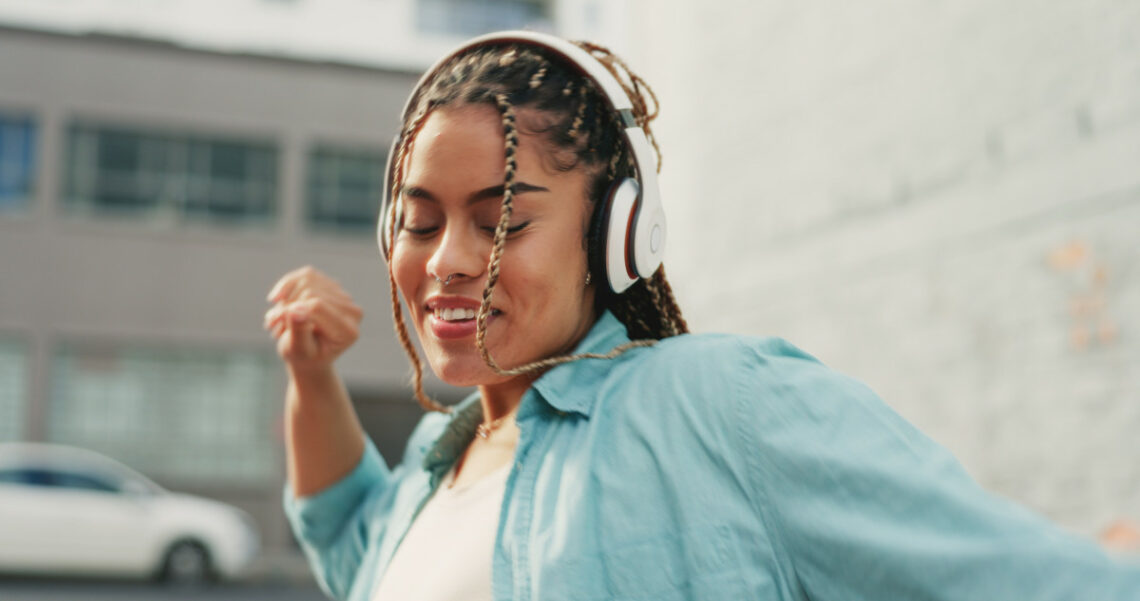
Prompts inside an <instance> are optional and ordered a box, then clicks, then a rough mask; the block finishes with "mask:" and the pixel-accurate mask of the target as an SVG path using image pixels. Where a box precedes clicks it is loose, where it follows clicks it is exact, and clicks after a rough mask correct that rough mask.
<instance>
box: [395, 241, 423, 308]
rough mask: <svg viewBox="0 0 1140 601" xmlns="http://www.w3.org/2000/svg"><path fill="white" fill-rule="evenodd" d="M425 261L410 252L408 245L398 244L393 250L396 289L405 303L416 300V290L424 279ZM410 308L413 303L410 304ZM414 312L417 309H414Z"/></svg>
mask: <svg viewBox="0 0 1140 601" xmlns="http://www.w3.org/2000/svg"><path fill="white" fill-rule="evenodd" d="M423 273H424V261H423V260H421V258H420V257H418V256H416V254H415V253H413V252H409V250H408V248H407V245H405V244H397V245H396V246H395V247H393V248H392V275H393V278H394V279H395V281H396V288H397V289H398V290H399V292H400V294H402V295H403V296H404V299H405V301H412V300H414V299H415V292H416V288H417V287H418V286H419V285H420V281H421V280H422V279H423V278H422V277H421V274H423ZM408 304H409V306H412V305H413V303H412V302H409V303H408ZM412 308H413V310H414V309H415V307H414V306H413V307H412Z"/></svg>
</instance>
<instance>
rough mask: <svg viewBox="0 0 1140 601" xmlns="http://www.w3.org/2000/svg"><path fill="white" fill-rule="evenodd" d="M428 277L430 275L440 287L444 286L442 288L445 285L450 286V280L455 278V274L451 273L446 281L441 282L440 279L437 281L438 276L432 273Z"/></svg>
mask: <svg viewBox="0 0 1140 601" xmlns="http://www.w3.org/2000/svg"><path fill="white" fill-rule="evenodd" d="M430 275H431V277H433V278H435V281H437V282H439V283H440V284H442V285H444V286H446V285H448V284H450V283H451V278H453V277H455V274H454V273H453V274H451V275H449V276H447V279H446V280H441V279H439V276H438V275H435V274H434V273H433V274H430Z"/></svg>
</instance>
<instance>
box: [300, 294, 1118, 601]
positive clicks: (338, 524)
mask: <svg viewBox="0 0 1140 601" xmlns="http://www.w3.org/2000/svg"><path fill="white" fill-rule="evenodd" d="M627 340H628V338H627V336H626V332H625V328H624V327H623V326H622V325H621V323H620V322H618V321H617V320H616V319H615V318H614V317H613V316H612V315H609V314H606V315H603V316H602V318H601V319H599V321H598V323H597V324H596V325H595V326H594V328H593V329H592V331H591V332H590V333H589V335H588V336H587V337H586V338H585V339H584V341H583V342H582V343H581V344H580V346H579V348H578V351H580V352H604V351H607V350H609V349H611V348H612V347H614V346H616V345H618V344H620V343H622V342H625V341H627ZM481 419H482V416H481V408H480V405H479V403H478V402H477V399H476V398H474V397H473V398H469V399H467V400H465V401H464V402H463V403H462V404H461V405H460V406H459V407H458V409H457V411H456V412H455V413H453V414H452V415H450V416H448V415H443V414H429V415H426V416H425V417H424V418H423V420H422V421H421V423H420V424H419V426H418V427H417V428H416V430H415V432H414V433H413V435H412V437H411V440H410V442H409V444H408V447H407V451H406V452H405V457H404V460H403V462H402V463H401V464H400V465H398V466H397V467H396V468H395V469H393V470H389V469H388V468H387V467H386V466H385V463H384V461H383V460H382V459H381V458H380V456H379V454H378V453H377V452H376V449H375V447H374V446H373V445H372V444H371V443H369V444H368V445H367V449H366V451H365V453H364V456H363V458H362V459H361V460H360V463H359V464H358V465H357V467H356V468H355V469H354V470H353V471H352V472H351V473H350V474H348V475H347V476H346V477H345V478H344V479H342V480H341V481H339V482H338V483H336V484H334V485H332V486H330V487H329V488H327V489H325V490H323V491H321V492H320V493H318V494H316V495H314V496H312V497H306V498H299V499H295V498H292V497H290V496H289V494H288V492H287V493H286V499H285V502H286V509H287V514H288V516H289V518H290V520H291V523H292V525H293V528H294V531H295V532H296V534H297V536H298V538H299V539H300V541H301V543H302V546H303V548H304V550H305V552H306V554H307V555H308V557H309V559H310V562H311V563H312V566H313V569H314V571H315V572H316V574H317V577H318V579H319V581H320V583H321V585H322V586H323V587H324V588H325V590H326V591H327V592H329V593H330V594H331V595H332V596H334V597H336V598H338V599H352V600H355V601H363V600H365V599H368V598H369V596H370V594H371V592H372V590H373V588H374V586H375V584H376V583H377V582H378V579H379V576H380V575H381V574H383V572H384V570H385V568H386V566H387V565H388V564H389V562H390V560H391V558H392V555H393V553H394V552H395V550H396V546H397V545H398V544H399V542H400V539H401V538H402V537H403V535H404V533H405V532H406V531H407V529H408V527H409V525H410V524H411V522H412V520H413V519H414V517H415V514H416V512H417V511H418V509H419V508H420V507H421V506H422V505H423V503H424V502H425V500H426V499H427V498H428V497H429V496H430V495H431V493H432V491H433V490H434V489H435V487H436V485H437V484H438V483H439V481H440V479H441V477H442V476H443V475H444V474H445V473H446V472H447V470H448V469H449V468H450V466H451V464H452V463H453V461H454V460H455V459H456V457H457V455H458V454H459V453H460V452H461V451H462V450H463V449H464V448H465V446H466V444H467V442H468V441H469V440H470V439H471V436H472V433H473V431H474V428H475V424H477V423H478V422H479V421H480V420H481ZM517 420H518V426H519V430H520V436H519V441H518V447H517V450H516V452H515V460H514V465H513V467H512V469H511V472H510V476H509V478H508V480H507V485H506V492H505V496H504V500H503V506H502V509H501V513H500V516H499V530H498V535H497V538H496V541H495V548H494V549H495V550H494V558H493V569H492V582H493V595H494V598H495V599H498V600H506V599H515V600H520V601H524V600H525V601H529V600H532V599H536V600H538V599H541V600H544V601H545V600H550V601H555V600H562V599H566V600H571V599H572V600H575V601H585V600H594V599H653V600H671V599H717V600H721V599H756V600H761V601H769V600H771V601H774V600H777V599H780V600H791V599H801V600H806V599H813V600H834V601H901V600H912V599H913V600H917V599H923V600H928V599H929V600H933V599H938V600H962V601H966V600H970V601H979V600H986V601H990V600H996V601H1030V600H1033V601H1045V600H1056V601H1061V600H1065V601H1071V600H1074V599H1080V600H1082V601H1093V600H1100V601H1109V600H1111V601H1136V600H1138V599H1140V564H1133V563H1125V562H1124V560H1122V559H1121V558H1112V557H1109V556H1107V555H1106V554H1105V553H1104V552H1103V551H1101V549H1100V548H1099V547H1098V546H1097V545H1096V544H1095V543H1093V542H1091V541H1088V540H1084V539H1081V538H1078V537H1075V536H1072V535H1070V534H1068V533H1066V532H1064V531H1062V530H1061V529H1059V528H1057V527H1055V526H1054V525H1052V524H1050V523H1049V522H1047V521H1046V520H1044V519H1043V518H1041V517H1039V516H1037V515H1035V514H1033V513H1031V512H1029V511H1027V510H1025V509H1023V508H1021V507H1020V506H1018V505H1015V504H1014V503H1011V502H1009V501H1007V500H1005V499H1002V498H999V497H997V496H995V495H992V494H989V493H987V492H986V491H984V490H982V489H981V488H979V486H978V485H977V484H976V483H975V482H974V481H973V480H972V479H971V478H970V477H969V476H968V475H967V474H966V472H965V471H964V470H963V469H962V467H961V466H960V465H959V464H958V462H957V461H956V460H955V459H954V458H953V457H952V456H951V455H950V454H949V453H948V452H946V451H945V450H944V449H943V448H942V447H940V446H938V445H937V444H935V443H934V442H932V441H931V440H930V439H928V438H927V437H925V436H924V435H922V434H921V433H920V432H918V431H917V430H915V429H914V427H912V426H911V425H910V424H908V423H907V422H905V421H904V420H902V419H901V418H900V417H898V416H897V415H896V414H895V413H894V412H893V411H891V409H889V408H888V407H887V406H886V405H885V404H883V402H882V401H881V400H879V398H878V397H876V395H875V394H874V393H872V392H871V391H870V390H868V389H867V388H866V387H865V386H863V385H861V384H859V383H858V382H855V381H853V380H851V379H848V378H846V377H844V376H842V375H839V374H837V373H835V372H833V371H831V370H829V369H827V368H826V367H824V366H823V365H821V364H820V363H818V362H817V361H815V360H814V359H812V358H811V357H809V356H808V355H806V354H804V353H803V352H801V351H799V350H797V349H796V348H794V347H792V346H791V345H789V344H787V343H786V342H784V341H782V340H779V339H755V338H744V337H738V336H728V335H686V336H680V337H676V338H671V339H667V340H664V341H662V342H661V343H659V344H657V345H656V346H654V347H651V348H646V349H635V350H631V351H629V352H627V353H625V354H623V355H621V356H620V357H618V358H617V359H613V360H597V359H593V360H580V361H576V362H573V363H569V364H565V365H562V366H559V367H556V368H554V369H551V370H550V371H549V372H547V373H546V374H544V375H543V376H542V377H541V378H539V379H538V380H537V381H536V382H535V383H534V385H533V386H532V387H531V389H530V390H528V391H527V393H526V394H525V395H524V396H523V399H522V403H521V405H520V407H519V411H518V416H517ZM440 543H441V544H446V541H440Z"/></svg>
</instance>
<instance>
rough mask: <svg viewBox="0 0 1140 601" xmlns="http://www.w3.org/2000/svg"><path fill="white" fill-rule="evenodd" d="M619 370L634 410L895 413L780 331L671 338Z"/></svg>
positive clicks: (822, 416) (786, 420)
mask: <svg viewBox="0 0 1140 601" xmlns="http://www.w3.org/2000/svg"><path fill="white" fill-rule="evenodd" d="M615 375H617V376H618V377H619V379H623V380H625V379H628V380H630V381H631V382H632V383H633V385H634V387H635V388H636V389H637V390H636V391H634V392H635V394H633V395H628V396H627V398H625V399H623V400H622V402H621V404H622V405H623V406H625V407H627V408H628V409H630V410H634V411H654V412H661V411H672V410H677V411H681V412H683V413H685V414H687V415H691V416H699V418H700V419H704V420H714V421H716V422H719V423H720V424H721V425H724V426H729V425H736V424H739V423H741V422H742V421H743V422H747V423H751V424H754V426H753V427H754V428H759V429H764V428H765V424H780V427H781V428H792V429H794V428H796V427H804V428H812V427H815V426H819V425H821V424H826V423H832V422H835V421H838V420H842V419H845V418H846V417H847V416H848V414H850V413H851V412H860V413H869V414H871V416H870V417H871V418H872V419H881V420H886V421H891V420H893V419H895V417H896V416H894V414H893V412H892V411H891V410H890V409H889V408H888V407H887V406H886V405H885V404H884V403H883V402H882V401H881V399H879V397H878V396H877V395H876V394H875V393H874V392H872V391H871V390H870V389H869V388H868V387H867V386H866V385H864V384H863V383H861V382H859V381H858V380H855V379H854V378H851V377H848V376H846V375H844V374H842V373H840V372H838V371H836V370H833V369H831V368H829V367H827V366H826V365H824V364H823V363H822V362H820V361H819V360H817V359H816V358H815V357H813V356H812V355H810V354H808V353H807V352H805V351H803V350H801V349H800V348H798V347H797V346H795V345H793V344H792V343H790V342H788V341H787V340H784V339H782V338H777V337H752V336H739V335H730V334H696V335H682V336H676V337H673V338H667V339H665V340H662V341H661V342H659V343H658V344H656V345H654V346H653V347H651V348H648V349H644V350H643V351H642V352H638V353H636V354H635V355H634V356H632V357H630V358H629V360H627V361H625V362H624V364H623V365H622V367H621V369H618V370H615ZM864 417H868V416H864Z"/></svg>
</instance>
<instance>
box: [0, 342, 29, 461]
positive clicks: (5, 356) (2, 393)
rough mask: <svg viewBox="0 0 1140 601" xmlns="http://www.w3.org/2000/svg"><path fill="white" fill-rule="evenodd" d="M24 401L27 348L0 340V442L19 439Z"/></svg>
mask: <svg viewBox="0 0 1140 601" xmlns="http://www.w3.org/2000/svg"><path fill="white" fill-rule="evenodd" d="M27 398H28V351H27V348H26V347H25V346H24V345H23V344H20V343H19V342H17V341H15V340H10V339H9V340H5V339H3V338H0V442H3V441H13V440H21V439H22V438H23V433H24V406H25V404H26V403H27Z"/></svg>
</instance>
